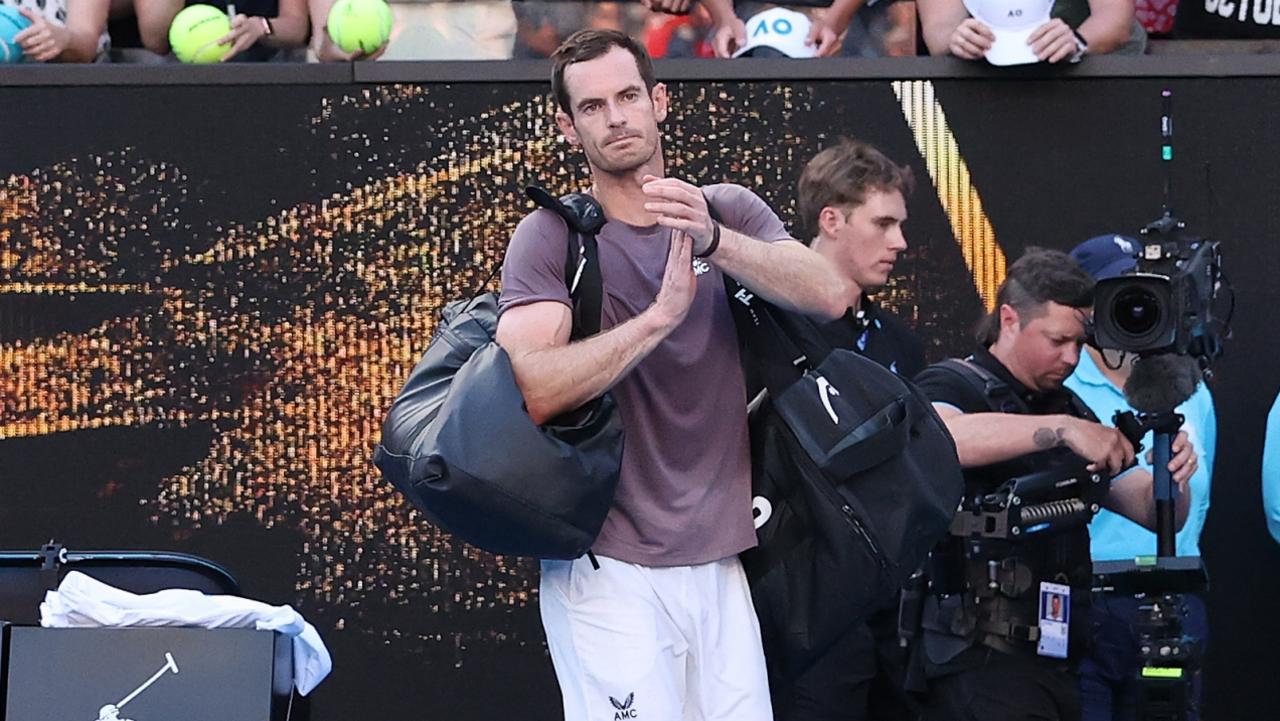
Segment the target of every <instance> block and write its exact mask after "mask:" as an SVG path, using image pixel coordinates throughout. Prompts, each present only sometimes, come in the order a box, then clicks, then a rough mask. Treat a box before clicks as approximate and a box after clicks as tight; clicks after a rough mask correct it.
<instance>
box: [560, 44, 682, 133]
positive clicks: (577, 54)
mask: <svg viewBox="0 0 1280 721" xmlns="http://www.w3.org/2000/svg"><path fill="white" fill-rule="evenodd" d="M614 48H622V49H623V50H626V51H627V52H629V53H631V56H632V57H634V58H635V59H636V69H637V70H639V71H640V77H641V78H642V79H643V80H644V87H645V90H648V91H650V92H652V91H653V86H654V85H656V84H657V82H658V81H657V79H655V77H654V74H653V60H651V59H649V52H648V51H647V50H645V49H644V46H643V45H641V44H640V43H637V42H636V41H635V40H634V39H632V37H631V36H630V35H627V34H626V33H622V32H619V31H617V30H579V31H578V32H576V33H574V34H572V35H570V36H569V38H568V39H567V40H565V41H564V42H563V43H562V44H561V45H560V47H558V48H556V51H555V53H553V54H552V55H551V60H552V61H553V62H554V63H555V66H554V68H553V69H552V71H551V92H552V94H553V95H555V98H556V104H557V105H559V106H560V109H561V110H562V111H564V112H565V113H566V114H567V115H568V116H569V117H573V107H572V106H571V102H572V101H571V100H570V99H569V89H568V88H566V87H565V85H564V69H565V68H567V67H569V66H570V65H573V64H574V63H582V62H586V61H588V60H595V59H596V58H598V57H601V56H602V55H605V54H606V53H608V52H609V51H610V50H612V49H614Z"/></svg>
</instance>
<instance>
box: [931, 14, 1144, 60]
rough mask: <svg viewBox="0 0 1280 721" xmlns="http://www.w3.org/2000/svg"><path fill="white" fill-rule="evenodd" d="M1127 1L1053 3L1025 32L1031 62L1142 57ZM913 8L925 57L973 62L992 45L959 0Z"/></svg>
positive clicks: (992, 40) (983, 26)
mask: <svg viewBox="0 0 1280 721" xmlns="http://www.w3.org/2000/svg"><path fill="white" fill-rule="evenodd" d="M1133 3H1134V0H1055V2H1054V3H1053V8H1052V10H1051V12H1050V20H1049V21H1048V22H1047V23H1044V24H1043V25H1040V26H1039V27H1037V28H1036V29H1035V30H1034V31H1033V32H1032V33H1031V35H1030V37H1028V38H1027V44H1028V45H1029V46H1030V47H1031V50H1032V52H1033V53H1034V57H1035V58H1036V59H1038V60H1040V61H1041V62H1049V63H1059V62H1063V61H1070V62H1078V61H1079V60H1081V59H1082V58H1083V57H1084V56H1085V55H1086V54H1095V55H1102V54H1107V53H1123V54H1133V55H1139V54H1142V53H1143V52H1144V51H1145V50H1146V44H1147V35H1146V31H1144V30H1143V29H1142V26H1141V25H1140V24H1138V21H1137V19H1136V18H1135V16H1134V5H1133ZM917 6H918V10H919V13H920V25H921V27H922V29H923V32H924V42H925V45H926V46H927V47H928V49H929V53H930V54H931V55H947V54H950V55H954V56H956V57H958V58H964V59H965V60H978V59H980V58H982V57H984V56H985V55H986V54H987V52H988V51H989V50H991V48H992V46H993V44H994V43H995V41H996V35H995V33H994V32H993V31H992V29H991V27H990V26H988V25H987V24H986V23H983V22H981V21H979V20H978V19H977V18H974V17H971V16H970V14H969V11H968V10H967V9H966V8H965V4H964V1H963V0H918V3H917ZM999 64H1013V63H999Z"/></svg>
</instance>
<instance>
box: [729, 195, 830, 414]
mask: <svg viewBox="0 0 1280 721" xmlns="http://www.w3.org/2000/svg"><path fill="white" fill-rule="evenodd" d="M707 210H708V211H709V212H710V214H711V219H712V220H714V221H716V222H717V223H723V222H724V221H723V218H722V216H721V215H720V213H718V212H717V211H716V208H715V206H714V205H713V204H712V203H711V199H710V198H707ZM721 275H722V276H723V277H724V288H725V293H726V294H727V295H728V299H729V309H730V311H731V312H732V314H733V321H734V325H735V326H736V327H737V330H738V341H739V343H740V344H741V345H742V347H743V348H744V349H746V350H747V351H748V352H749V353H750V354H751V355H752V357H753V358H755V359H756V360H757V361H758V367H759V370H760V376H761V378H760V380H761V381H762V382H763V383H764V386H765V388H768V389H769V393H770V394H771V395H773V396H774V397H776V396H777V395H778V394H779V393H781V392H782V391H783V390H785V389H786V388H787V387H788V386H790V385H791V384H793V383H795V382H796V380H798V379H799V378H800V377H801V376H802V375H804V373H805V372H806V371H808V370H811V369H812V368H814V367H815V366H817V365H818V364H819V363H821V362H822V360H823V359H824V358H826V356H827V353H829V352H831V347H830V345H827V344H826V342H825V341H823V340H821V334H818V333H805V332H802V329H801V328H797V327H796V326H797V325H802V324H807V323H809V322H810V321H809V320H808V319H807V318H804V317H801V316H799V315H798V314H788V313H786V312H785V311H782V310H780V309H778V308H777V307H775V306H774V305H773V304H772V303H770V302H768V301H767V300H765V299H764V298H761V297H759V296H758V295H756V294H755V293H754V292H752V291H750V290H748V289H747V288H746V287H745V286H743V285H742V284H741V283H739V282H738V281H737V279H736V278H733V277H731V276H730V275H729V274H728V273H722V274H721Z"/></svg>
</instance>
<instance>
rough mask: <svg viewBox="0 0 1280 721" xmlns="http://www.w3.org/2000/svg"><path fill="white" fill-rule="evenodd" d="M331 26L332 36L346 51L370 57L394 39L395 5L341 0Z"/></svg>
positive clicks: (378, 0) (372, 0)
mask: <svg viewBox="0 0 1280 721" xmlns="http://www.w3.org/2000/svg"><path fill="white" fill-rule="evenodd" d="M327 24H328V27H329V37H330V38H332V39H333V44H334V45H337V46H338V47H340V48H342V50H343V52H348V53H354V52H356V51H360V52H362V53H364V54H366V55H367V54H369V53H371V52H373V51H375V50H377V49H378V48H380V47H382V45H383V43H385V42H387V38H390V37H391V24H392V16H391V6H390V5H388V4H387V3H386V0H338V1H337V2H336V3H334V4H333V7H332V8H330V9H329V19H328V21H327Z"/></svg>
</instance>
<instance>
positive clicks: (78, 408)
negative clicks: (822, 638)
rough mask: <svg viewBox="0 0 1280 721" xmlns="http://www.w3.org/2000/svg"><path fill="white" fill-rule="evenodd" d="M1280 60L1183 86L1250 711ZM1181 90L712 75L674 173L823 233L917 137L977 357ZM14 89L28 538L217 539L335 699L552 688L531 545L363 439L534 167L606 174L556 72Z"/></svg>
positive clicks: (203, 544)
mask: <svg viewBox="0 0 1280 721" xmlns="http://www.w3.org/2000/svg"><path fill="white" fill-rule="evenodd" d="M1273 85H1274V83H1272V82H1271V81H1266V80H1249V81H1245V80H1240V81H1218V82H1216V83H1211V82H1209V81H1195V80H1183V81H1178V82H1176V83H1174V84H1173V85H1172V87H1174V89H1175V91H1176V97H1177V99H1178V103H1179V105H1178V107H1179V111H1180V114H1179V115H1178V121H1179V127H1178V130H1179V136H1178V140H1179V147H1178V157H1177V161H1178V162H1177V164H1176V165H1175V181H1176V182H1175V188H1177V190H1178V197H1179V199H1180V200H1181V201H1182V202H1181V203H1180V205H1179V207H1178V210H1179V211H1180V212H1181V213H1182V214H1183V216H1184V217H1185V218H1186V219H1187V220H1189V221H1191V222H1192V223H1193V224H1196V225H1198V226H1199V229H1200V230H1202V231H1204V232H1211V233H1212V234H1214V235H1215V237H1218V238H1220V239H1222V240H1224V241H1227V245H1226V246H1225V247H1226V252H1227V254H1228V263H1229V268H1230V270H1231V272H1232V279H1233V280H1234V281H1235V283H1236V285H1237V286H1238V287H1239V289H1240V293H1239V296H1240V311H1239V316H1238V321H1237V323H1236V338H1235V339H1234V340H1233V341H1232V345H1231V346H1230V347H1229V350H1228V353H1229V355H1228V356H1227V357H1226V358H1225V359H1224V360H1223V362H1222V363H1221V365H1220V366H1219V374H1220V376H1219V379H1218V380H1217V381H1215V386H1214V390H1215V394H1216V396H1217V400H1218V414H1219V418H1220V419H1221V421H1222V428H1221V430H1220V438H1221V440H1220V442H1219V444H1220V445H1219V464H1218V469H1217V472H1216V474H1215V489H1214V497H1213V499H1214V507H1213V510H1212V511H1211V515H1210V520H1209V527H1208V529H1207V531H1206V536H1205V541H1204V549H1205V556H1206V559H1207V561H1208V563H1209V564H1210V567H1211V572H1212V573H1213V574H1214V582H1215V587H1214V593H1213V596H1212V597H1211V604H1212V612H1213V614H1214V615H1213V622H1214V633H1215V635H1214V640H1213V646H1212V648H1211V655H1210V663H1211V665H1210V676H1209V688H1210V692H1211V703H1212V704H1213V705H1214V706H1213V708H1214V709H1215V712H1216V713H1217V714H1222V717H1225V718H1233V717H1235V716H1234V713H1235V712H1240V713H1243V712H1244V711H1245V710H1247V709H1252V708H1260V707H1261V706H1258V705H1256V704H1260V703H1262V701H1261V699H1263V698H1266V697H1268V696H1267V695H1270V696H1269V697H1271V698H1274V696H1275V693H1276V692H1275V690H1274V689H1272V688H1269V687H1268V685H1267V684H1266V682H1265V681H1264V680H1263V676H1262V673H1261V671H1259V672H1257V675H1256V678H1255V675H1251V674H1250V673H1243V674H1240V673H1235V672H1232V673H1224V671H1225V670H1226V669H1227V668H1229V667H1231V665H1233V664H1234V661H1233V659H1234V658H1235V657H1236V656H1235V654H1238V653H1246V652H1248V649H1250V648H1253V647H1254V645H1255V644H1256V643H1258V642H1259V641H1258V640H1259V639H1261V638H1264V637H1266V638H1270V639H1272V640H1276V639H1278V638H1280V630H1278V629H1277V624H1276V622H1275V621H1274V620H1272V619H1271V618H1270V614H1269V613H1266V612H1265V609H1267V608H1269V605H1268V603H1269V602H1270V603H1274V601H1275V600H1277V598H1278V596H1280V594H1278V593H1277V582H1276V581H1275V579H1274V578H1271V577H1269V576H1268V575H1267V574H1261V573H1257V570H1256V567H1257V564H1258V563H1262V562H1264V561H1265V562H1267V563H1269V564H1270V566H1269V568H1271V569H1272V570H1273V573H1271V574H1270V575H1271V576H1274V575H1275V574H1274V569H1275V568H1277V567H1280V566H1277V563H1278V562H1280V554H1277V552H1276V549H1275V548H1274V547H1273V544H1271V543H1270V541H1269V540H1268V539H1267V538H1266V536H1265V531H1264V530H1263V527H1262V518H1261V511H1260V505H1259V504H1260V502H1259V500H1258V495H1259V494H1258V482H1257V479H1258V456H1259V455H1260V444H1261V433H1262V428H1261V423H1262V419H1263V418H1264V417H1265V412H1266V408H1267V407H1268V406H1269V404H1270V401H1271V399H1272V398H1273V397H1274V395H1275V389H1276V386H1277V378H1276V374H1275V373H1274V372H1273V371H1272V369H1271V366H1270V364H1268V363H1267V362H1266V361H1265V360H1264V359H1263V354H1265V353H1266V349H1267V348H1268V347H1269V344H1268V342H1267V341H1268V339H1269V330H1270V328H1269V326H1268V324H1267V321H1268V319H1267V318H1266V313H1265V312H1263V309H1265V308H1267V307H1269V306H1270V305H1271V304H1274V302H1275V301H1276V291H1275V290H1273V288H1274V287H1275V284H1274V282H1270V281H1269V279H1270V278H1272V277H1274V271H1275V270H1277V264H1278V263H1277V261H1278V260H1280V257H1278V255H1277V252H1276V250H1274V249H1273V247H1272V245H1271V244H1270V243H1269V242H1268V241H1269V240H1270V239H1271V238H1274V237H1275V230H1276V227H1275V226H1276V225H1277V221H1276V219H1275V218H1274V217H1272V214H1271V213H1270V212H1269V210H1268V208H1269V204H1270V203H1269V198H1270V189H1271V188H1274V187H1276V184H1275V180H1276V178H1275V161H1276V160H1277V157H1276V156H1277V155H1280V151H1277V150H1276V149H1275V148H1274V144H1272V143H1270V138H1269V136H1268V135H1266V134H1265V133H1264V132H1263V129H1262V128H1261V124H1259V123H1255V122H1252V121H1250V120H1249V118H1250V117H1268V115H1267V113H1268V112H1270V111H1274V110H1280V108H1270V107H1269V105H1275V104H1277V101H1273V100H1271V98H1273V97H1277V94H1275V93H1272V94H1270V95H1268V94H1267V92H1266V91H1267V89H1268V88H1271V89H1274V88H1272V86H1273ZM1161 87H1164V85H1162V84H1161V83H1159V82H1158V81H1155V80H1093V81H1073V82H1066V83H1049V82H1036V81H1020V82H1013V81H1005V82H992V81H987V82H978V81H958V80H957V81H935V82H928V81H918V80H917V81H901V82H889V81H822V82H817V81H810V82H801V81H787V82H777V81H769V82H765V81H758V82H750V83H738V82H732V83H731V82H710V81H696V82H695V81H684V82H676V83H672V85H671V90H672V94H673V114H672V117H670V118H669V119H668V120H667V122H666V123H665V124H664V142H665V147H666V150H667V156H668V158H669V159H670V162H669V172H670V173H671V174H673V175H677V176H680V177H683V178H686V179H689V180H691V181H693V182H697V183H711V182H721V181H728V182H737V183H741V184H744V185H746V186H748V187H750V188H752V189H754V190H755V191H756V192H758V193H759V194H760V195H762V196H763V197H764V198H765V199H766V200H767V201H769V202H770V204H771V205H772V206H773V207H774V208H776V209H777V210H778V212H779V214H780V215H781V216H782V217H783V219H784V221H786V222H787V223H788V225H789V227H792V228H793V229H794V232H795V234H796V235H798V236H800V235H803V233H804V230H803V229H802V228H801V227H800V226H799V224H798V222H797V220H796V218H795V213H794V193H793V191H794V186H795V181H796V179H797V178H798V176H799V172H800V169H801V167H802V165H803V163H804V161H806V160H807V159H808V158H809V157H811V156H812V155H813V154H814V153H815V152H817V150H818V149H820V148H821V147H823V146H824V145H826V144H828V143H830V142H831V141H832V140H834V139H835V138H837V137H839V136H841V135H852V136H856V137H859V138H862V139H865V140H868V141H871V142H873V143H875V144H876V145H878V146H880V147H881V148H883V149H884V150H885V151H886V152H887V153H888V154H889V155H891V156H892V157H894V158H896V159H898V160H899V162H902V163H904V164H908V165H910V166H911V167H912V169H913V170H914V172H915V175H916V177H917V179H918V181H919V187H918V188H917V190H916V192H915V193H914V194H913V196H912V197H911V198H910V200H909V210H910V214H911V218H910V220H909V222H908V224H907V235H908V239H909V241H910V243H911V248H910V250H909V251H908V253H907V255H906V257H905V258H904V259H903V261H902V262H901V263H900V264H899V267H898V272H897V273H896V275H895V278H894V280H893V282H892V283H891V285H890V286H889V287H888V288H887V289H886V290H885V291H884V293H883V294H882V298H883V299H884V301H885V302H886V304H887V305H889V306H890V307H892V308H893V309H894V310H895V311H897V312H898V313H900V314H901V315H902V316H904V317H905V318H907V319H908V320H909V321H910V322H911V323H912V324H913V325H914V326H915V327H916V328H917V330H918V331H919V332H920V333H921V334H922V335H923V336H924V337H925V338H926V339H927V341H928V349H929V355H930V358H931V359H939V358H942V357H945V356H947V355H951V354H962V353H964V352H966V351H967V349H968V348H969V337H970V335H969V329H970V328H971V326H972V324H973V322H974V321H975V320H976V319H977V317H978V316H979V315H980V314H981V313H982V312H983V310H984V308H985V307H986V306H987V304H988V303H989V302H990V299H991V295H992V292H993V290H994V287H995V286H996V285H997V284H998V283H999V280H1000V279H1001V278H1002V277H1003V272H1004V267H1005V264H1006V259H1009V260H1012V259H1014V258H1016V257H1017V256H1018V254H1019V253H1020V252H1021V251H1022V249H1023V248H1024V247H1026V246H1028V245H1046V246H1051V247H1059V248H1066V247H1069V246H1070V245H1072V244H1073V243H1074V242H1077V241H1078V240H1081V239H1083V238H1085V237H1089V236H1090V235H1094V234H1098V233H1101V232H1107V231H1112V230H1121V231H1129V232H1132V231H1133V230H1134V229H1136V228H1137V227H1138V226H1139V225H1141V224H1142V223H1144V222H1146V221H1147V220H1150V219H1151V218H1153V217H1155V215H1156V214H1157V211H1158V209H1159V201H1160V182H1159V172H1160V168H1159V167H1158V161H1157V158H1158V155H1157V153H1156V148H1157V144H1158V138H1157V136H1156V133H1155V128H1156V127H1157V125H1156V123H1157V116H1158V112H1159V102H1158V94H1159V89H1160V88H1161ZM1263 106H1268V107H1263ZM0 107H3V108H19V109H21V111H20V112H12V113H11V112H8V111H5V112H3V113H0V137H3V138H5V141H4V145H3V148H4V149H3V151H2V152H0V384H2V385H0V403H2V404H3V405H2V406H0V491H3V496H2V497H0V546H3V547H8V548H26V547H34V546H36V545H39V544H40V543H42V542H44V541H46V540H48V539H49V538H57V539H59V540H60V541H62V542H64V543H67V544H68V545H71V546H74V547H77V548H108V547H112V548H120V547H129V548H165V549H172V550H182V551H188V552H194V553H199V554H201V555H205V556H208V557H210V558H213V559H215V560H217V561H219V562H221V563H223V564H224V565H226V566H228V567H229V568H230V569H232V571H233V572H234V573H235V574H236V575H237V577H238V578H240V579H241V581H242V585H243V586H244V588H245V590H246V593H247V594H249V595H252V596H256V597H260V598H263V599H265V600H269V601H271V602H274V603H291V604H293V605H295V606H296V607H298V608H299V609H300V610H301V611H302V612H303V614H304V615H306V616H307V617H308V618H309V619H310V620H312V621H313V622H314V623H315V624H316V625H317V626H318V627H319V628H320V629H321V631H322V633H323V634H324V636H325V638H326V640H327V641H328V642H329V643H330V645H331V646H332V648H333V650H334V652H335V662H336V664H337V665H336V669H335V673H334V676H333V678H332V679H330V681H328V682H326V684H325V685H323V686H322V687H321V688H320V689H319V690H318V691H317V692H316V695H315V698H314V714H315V716H316V718H319V719H336V718H341V717H345V716H349V715H351V714H353V713H362V712H363V713H367V712H368V711H370V710H372V711H375V712H377V713H380V714H382V715H383V716H386V717H388V718H424V719H431V718H455V719H470V718H476V719H479V718H488V717H491V716H493V715H495V714H502V715H504V716H508V715H512V714H516V715H520V716H524V717H528V718H535V719H543V718H553V717H554V716H555V714H556V713H557V712H558V699H557V696H556V691H555V686H554V679H553V677H552V675H551V672H550V668H549V662H547V661H546V658H545V651H544V646H543V643H544V641H543V638H542V634H541V629H540V625H539V622H538V618H537V581H536V566H535V564H532V563H530V562H528V561H524V560H517V559H507V558H501V557H494V556H492V555H491V554H487V553H483V552H479V551H477V550H475V549H472V548H470V547H467V546H465V545H464V544H461V543H458V542H455V541H454V540H453V539H452V538H450V537H449V536H448V535H446V534H443V533H440V532H439V531H437V530H436V529H434V528H431V527H430V526H428V525H427V524H425V523H424V522H423V521H422V520H421V518H420V517H418V516H417V514H415V513H414V512H412V511H411V510H409V509H408V508H406V507H405V506H404V505H403V504H402V503H400V502H399V499H398V498H397V497H396V496H395V495H394V494H393V493H392V492H391V489H390V487H389V486H387V485H386V484H384V483H383V482H382V481H381V480H380V478H379V477H378V476H377V474H376V471H375V470H374V469H373V468H372V467H371V466H370V465H369V462H368V458H369V456H370V453H371V449H372V445H373V444H374V443H375V442H376V439H377V436H378V431H379V425H380V422H381V417H382V413H383V411H384V410H385V408H386V406H387V404H388V403H389V401H390V399H391V397H392V396H393V395H394V393H395V391H396V390H397V389H398V387H399V385H400V383H401V382H402V381H403V379H404V377H405V376H406V375H407V373H408V371H409V369H411V368H412V366H413V364H414V363H415V362H416V360H417V358H418V356H419V355H420V354H421V352H422V350H423V348H424V347H425V344H426V342H427V340H428V339H429V337H430V333H431V330H432V328H433V324H434V319H435V317H436V315H437V314H438V311H439V310H440V308H441V307H442V305H443V303H444V302H445V301H447V300H449V299H452V298H455V297H459V296H462V295H466V294H470V293H471V292H472V291H473V290H475V289H477V288H478V287H480V285H481V283H482V282H483V281H484V280H485V279H486V278H489V277H490V275H491V273H492V271H493V270H494V268H495V267H496V265H497V264H498V263H499V262H500V261H501V258H502V254H503V251H504V248H505V245H506V241H507V238H508V237H509V236H510V233H511V231H512V229H513V228H514V227H515V225H516V223H518V222H519V220H520V219H521V217H523V215H524V214H525V213H526V212H528V210H529V208H530V207H531V204H530V203H529V202H528V201H527V200H525V198H524V195H523V188H524V187H525V186H527V185H531V184H537V185H542V186H545V187H547V188H549V189H551V190H552V191H553V192H566V191H568V190H573V189H578V188H581V187H583V186H584V185H585V184H586V182H587V181H586V172H585V168H584V167H583V163H582V161H581V157H580V155H578V154H577V153H575V152H574V151H572V150H571V149H570V148H569V147H568V146H567V145H566V144H565V143H564V142H563V141H562V140H561V139H560V138H559V137H558V136H557V134H556V132H555V127H554V123H553V121H552V112H551V106H550V104H549V100H548V98H547V95H546V88H545V85H542V84H538V83H503V84H499V83H457V84H437V83H422V84H389V85H335V86H325V85H296V86H293V85H283V86H253V85H248V86H189V85H187V86H182V85H176V86H168V85H164V86H151V87H131V86H121V87H96V88H95V87H27V88H17V87H11V88H0ZM1232 107H1238V108H1240V109H1241V113H1240V114H1231V113H1224V112H1222V109H1224V108H1232ZM105 108H110V110H109V111H107V110H104V109H105ZM1245 110H1247V111H1248V114H1245V113H1244V111H1245ZM1205 163H1208V164H1209V168H1208V170H1207V171H1206V169H1205V167H1204V166H1205ZM495 449H496V450H500V442H499V441H496V440H495ZM1246 559H1247V560H1246ZM1260 634H1261V635H1260ZM1267 668H1271V669H1274V664H1273V663H1272V664H1271V665H1270V666H1267Z"/></svg>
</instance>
